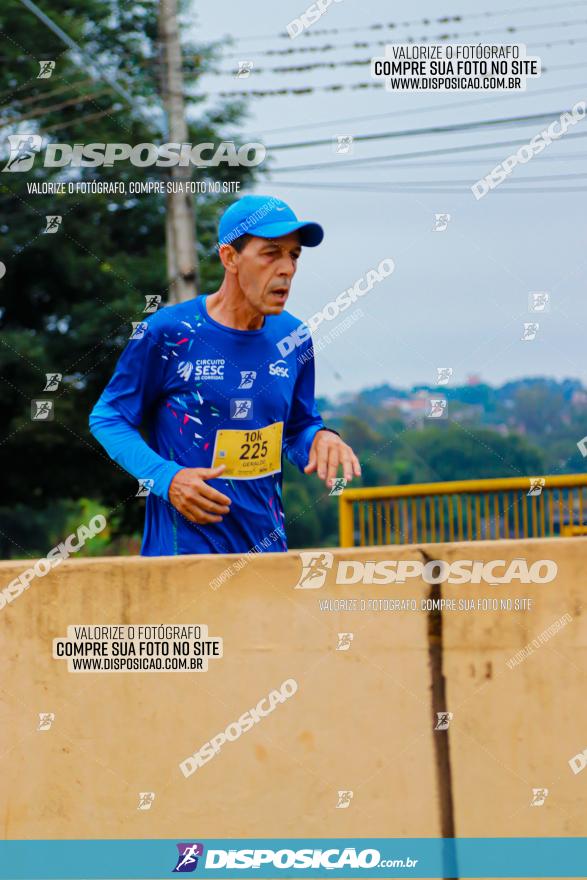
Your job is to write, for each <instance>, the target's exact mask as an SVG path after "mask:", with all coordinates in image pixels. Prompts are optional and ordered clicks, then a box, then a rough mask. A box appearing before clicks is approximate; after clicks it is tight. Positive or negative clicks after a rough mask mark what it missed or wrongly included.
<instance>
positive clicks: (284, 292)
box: [235, 232, 302, 315]
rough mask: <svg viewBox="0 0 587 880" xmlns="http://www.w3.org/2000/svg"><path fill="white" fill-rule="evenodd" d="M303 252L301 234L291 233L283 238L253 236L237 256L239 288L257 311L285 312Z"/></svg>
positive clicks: (264, 313) (267, 312)
mask: <svg viewBox="0 0 587 880" xmlns="http://www.w3.org/2000/svg"><path fill="white" fill-rule="evenodd" d="M301 251H302V246H301V244H300V237H299V233H297V232H291V233H290V234H289V235H283V236H281V238H257V237H253V238H251V239H250V241H248V242H247V243H246V245H245V246H244V248H243V250H242V251H241V252H240V254H237V255H236V258H235V262H236V268H237V272H236V274H237V278H238V282H239V286H240V288H241V290H242V291H243V293H244V295H245V298H246V299H247V300H248V302H249V304H250V305H251V306H252V307H253V308H254V309H255V311H257V312H260V313H261V314H263V315H279V314H280V313H281V312H282V311H283V309H284V307H285V303H286V302H287V298H288V296H289V291H290V287H291V283H292V280H293V277H294V275H295V274H296V269H297V263H298V258H299V256H300V253H301Z"/></svg>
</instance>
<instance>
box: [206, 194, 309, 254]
mask: <svg viewBox="0 0 587 880" xmlns="http://www.w3.org/2000/svg"><path fill="white" fill-rule="evenodd" d="M290 232H299V233H300V242H301V244H302V245H305V247H316V245H319V244H320V242H321V241H322V239H323V238H324V230H323V229H322V227H321V226H320V224H319V223H313V222H309V221H302V220H298V218H297V217H296V215H295V214H294V212H293V211H292V209H291V208H290V207H289V205H286V203H285V202H282V201H281V199H276V198H275V197H274V196H243V197H242V199H239V200H238V202H234V203H233V204H232V205H231V206H230V208H227V209H226V211H225V212H224V214H223V215H222V217H221V218H220V223H219V224H218V243H219V244H221V245H222V244H231V243H232V242H233V241H234V240H235V239H236V238H240V236H241V235H245V234H248V235H255V236H257V237H258V238H279V237H280V236H281V235H288V234H289V233H290Z"/></svg>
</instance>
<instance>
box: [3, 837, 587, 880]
mask: <svg viewBox="0 0 587 880" xmlns="http://www.w3.org/2000/svg"><path fill="white" fill-rule="evenodd" d="M586 866H587V838H585V837H534V838H527V837H525V838H519V837H511V838H509V837H508V838H504V837H502V838H499V837H498V838H466V839H463V838H461V839H454V838H445V839H431V838H346V839H322V838H320V839H308V838H303V839H302V838H289V839H263V838H259V839H254V840H251V839H248V840H246V839H243V840H226V839H213V840H189V841H186V840H184V841H180V842H178V841H174V840H60V841H50V840H12V841H2V842H0V880H152V878H158V880H160V878H165V877H170V876H172V875H174V874H190V873H193V874H195V875H199V876H200V877H202V876H204V877H218V878H227V877H235V876H243V877H251V878H269V877H276V876H280V875H281V876H291V874H292V873H295V876H296V877H330V878H337V877H341V878H345V877H364V878H369V877H379V878H392V877H411V878H417V877H436V878H456V877H462V878H465V877H534V878H536V877H585V873H586ZM284 871H285V872H287V873H286V874H285V875H284V874H283V872H284Z"/></svg>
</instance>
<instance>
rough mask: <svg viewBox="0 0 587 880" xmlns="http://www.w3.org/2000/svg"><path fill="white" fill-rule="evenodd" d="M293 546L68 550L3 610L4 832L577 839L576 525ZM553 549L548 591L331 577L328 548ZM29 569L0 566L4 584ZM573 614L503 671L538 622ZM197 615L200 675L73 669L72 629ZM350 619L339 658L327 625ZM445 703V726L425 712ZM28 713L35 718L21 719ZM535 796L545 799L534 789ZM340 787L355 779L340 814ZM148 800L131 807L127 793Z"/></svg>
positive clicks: (344, 624) (336, 554)
mask: <svg viewBox="0 0 587 880" xmlns="http://www.w3.org/2000/svg"><path fill="white" fill-rule="evenodd" d="M331 552H332V553H333V565H332V567H331V568H329V569H328V571H327V574H326V579H325V583H324V586H323V587H321V588H320V589H294V587H295V585H296V584H297V582H298V579H299V577H300V572H301V570H302V564H301V560H300V554H299V553H295V552H292V553H288V554H266V555H263V556H260V557H257V558H253V559H251V560H250V561H249V562H248V564H246V565H245V566H244V568H242V570H240V571H239V572H236V573H234V574H233V575H232V576H231V577H229V578H228V579H227V580H226V581H225V582H224V583H223V584H222V585H221V586H219V587H218V588H217V589H212V588H211V586H210V583H211V582H213V580H214V578H216V577H218V576H219V575H220V574H221V573H222V572H223V571H224V570H225V569H226V568H227V566H229V565H231V564H232V565H234V563H235V562H236V561H237V560H238V557H210V556H208V557H204V556H201V557H180V558H161V559H149V560H146V559H141V558H127V559H120V558H116V559H114V558H103V559H80V560H71V561H68V562H65V563H63V564H61V565H60V566H59V567H58V568H55V569H54V570H53V571H51V572H50V573H49V574H48V575H46V576H45V577H42V578H35V579H34V580H33V581H32V582H31V585H30V587H29V589H28V590H26V591H25V592H24V593H23V594H22V595H20V596H18V597H17V598H16V599H15V600H14V601H12V602H11V603H9V604H8V605H6V606H5V607H4V608H2V609H1V610H0V643H1V646H2V658H3V666H2V681H1V688H0V776H1V778H2V781H3V785H2V786H1V787H0V790H1V793H0V820H1V821H2V829H3V834H4V836H5V837H7V838H9V839H14V838H150V837H153V838H165V837H170V838H176V839H178V840H179V839H181V838H182V837H185V839H190V837H191V836H193V834H194V829H197V834H198V835H199V837H201V838H204V839H205V838H206V837H214V836H216V837H231V836H235V837H237V836H238V837H306V836H307V837H328V836H334V837H339V836H340V837H345V836H349V837H350V836H354V837H361V836H365V837H377V836H381V837H403V836H406V837H420V836H431V837H435V836H439V835H441V834H442V833H445V834H446V833H450V830H451V828H452V829H453V830H454V833H455V834H457V835H459V836H482V837H484V836H494V835H495V836H508V835H511V836H524V835H529V836H534V835H536V836H540V835H561V836H565V835H582V834H584V816H585V814H586V812H587V772H585V774H584V775H582V774H577V775H575V774H573V773H572V772H571V769H570V767H569V764H568V761H569V759H570V758H571V757H572V756H573V755H575V754H577V753H578V752H580V751H582V750H583V749H584V748H587V703H586V701H585V687H586V684H587V682H586V669H587V666H586V662H585V661H586V655H585V651H586V648H587V624H586V622H585V616H584V611H583V609H584V600H583V596H582V593H583V589H584V588H583V584H584V571H585V568H586V563H587V542H586V540H585V539H582V538H572V539H552V540H544V541H539V540H536V541H507V542H478V543H475V544H472V545H471V544H452V545H448V544H447V545H428V546H425V547H399V548H398V547H393V548H391V547H387V548H364V549H358V548H357V549H353V550H350V549H347V550H333V551H331ZM517 557H523V558H525V559H527V560H528V562H529V563H531V562H533V561H535V560H538V559H544V558H546V559H553V560H555V561H556V562H557V564H558V575H557V577H556V579H555V580H554V581H553V582H552V583H549V584H536V585H532V584H520V583H519V582H513V583H512V584H510V585H500V586H498V587H495V586H490V585H487V584H480V585H473V584H467V585H462V586H449V585H447V584H443V585H442V586H440V587H439V586H435V585H430V584H427V583H425V582H424V581H422V580H421V579H419V578H418V579H412V580H410V581H409V582H408V583H406V584H403V585H399V584H389V585H364V584H355V585H337V584H336V583H335V571H336V565H337V563H338V561H339V560H342V559H344V560H357V561H363V562H365V561H382V560H386V559H387V560H389V559H393V560H402V559H403V560H424V561H425V560H426V559H444V560H448V561H452V560H455V559H478V560H485V561H489V560H491V559H506V560H511V559H514V558H517ZM27 565H28V563H26V562H4V563H0V587H3V586H5V585H6V584H8V583H9V582H10V581H11V580H12V579H13V578H14V577H16V576H18V575H19V574H20V573H21V572H22V571H23V569H24V568H26V567H27ZM435 593H436V594H438V595H440V596H442V597H443V598H452V597H454V598H457V599H458V598H472V599H475V600H476V599H478V598H482V597H490V598H493V597H499V598H512V599H513V600H514V599H516V598H520V597H532V598H533V599H534V608H533V610H532V611H526V612H521V611H520V612H513V611H511V612H509V611H495V612H494V611H480V610H475V611H459V612H452V611H446V612H444V613H443V614H442V616H439V615H437V614H436V615H435V614H433V613H431V612H426V611H421V610H418V611H394V612H391V611H377V612H375V611H371V612H368V611H364V612H361V611H340V610H339V611H322V610H320V607H319V602H320V601H323V600H326V599H341V598H344V599H351V598H356V599H358V600H360V599H367V600H368V599H374V598H377V599H379V598H388V599H389V598H401V599H406V598H413V599H416V601H417V604H418V609H419V606H420V601H421V600H422V599H424V598H426V597H429V596H430V595H431V594H435ZM565 613H568V614H570V615H571V618H572V621H571V622H570V623H568V624H567V625H566V626H565V627H564V628H563V629H562V630H561V631H560V632H559V633H558V634H556V635H554V636H553V637H552V638H551V639H550V640H548V641H545V642H544V644H543V643H542V642H538V644H539V647H538V648H537V649H535V650H534V653H533V654H532V656H529V657H528V658H527V659H526V660H524V661H523V662H522V663H521V664H519V665H517V666H515V667H514V668H513V669H509V668H508V667H507V665H506V661H507V660H508V658H511V657H512V656H513V655H514V654H515V653H516V651H518V650H520V649H521V648H523V647H524V646H525V645H526V644H528V643H529V642H532V639H534V638H536V637H537V636H538V634H540V633H541V632H543V631H544V630H545V629H546V628H547V627H549V626H550V625H551V624H552V623H553V622H554V621H555V620H557V619H559V618H560V617H561V616H562V615H564V614H565ZM173 623H178V624H188V623H192V624H206V625H207V626H208V628H209V634H210V636H221V637H222V638H223V640H224V656H223V657H222V658H221V659H217V660H211V661H210V664H209V669H208V671H207V672H125V673H109V674H108V673H87V674H75V673H71V672H68V671H67V667H66V663H65V661H64V660H54V659H52V640H53V639H54V638H56V637H59V636H64V635H65V633H66V628H67V626H68V625H72V624H77V625H82V624H84V625H89V624H103V625H117V624H173ZM340 632H352V633H353V634H354V638H353V640H352V642H351V647H350V649H349V650H348V651H340V650H336V648H337V643H338V633H340ZM289 678H294V679H295V680H296V681H297V683H298V686H299V689H298V692H297V693H296V694H295V695H294V696H293V697H291V699H289V700H288V701H286V702H284V703H283V704H281V705H278V706H277V708H276V709H275V711H274V712H272V713H271V714H270V715H269V716H267V717H266V718H264V719H263V720H262V721H261V722H260V723H259V724H256V725H255V726H254V727H253V728H252V729H251V730H249V731H248V732H246V733H244V734H243V735H242V736H241V737H240V738H239V739H238V740H236V741H235V742H229V743H227V744H226V745H225V746H224V747H223V749H222V751H221V752H220V753H219V754H218V755H217V756H216V757H215V758H214V759H213V760H212V761H210V762H209V763H207V764H205V765H204V766H203V767H201V768H200V769H198V770H197V771H196V772H195V773H194V774H193V775H192V776H190V777H189V778H187V779H186V778H185V777H184V776H183V775H182V773H181V772H180V770H179V766H178V765H179V763H180V762H181V761H182V760H183V759H184V758H186V757H187V756H188V755H190V754H191V753H193V752H194V751H196V750H197V749H198V748H199V747H200V746H202V745H203V744H204V743H205V742H207V741H208V740H210V739H211V738H212V737H213V736H214V735H215V734H217V733H219V732H220V731H223V730H224V729H225V728H226V726H227V725H228V724H229V723H230V722H232V721H235V720H236V719H238V718H239V716H240V715H242V714H243V712H245V711H246V710H247V709H249V708H250V707H251V706H254V705H256V704H257V703H258V702H259V700H260V699H261V698H262V697H263V696H265V695H267V694H268V693H269V692H270V691H271V690H272V689H274V688H278V687H279V686H280V685H281V683H282V682H283V681H284V680H286V679H289ZM439 708H440V709H446V710H447V711H451V712H453V715H454V717H453V719H452V721H451V723H450V727H449V730H448V731H446V732H442V731H434V729H433V728H434V721H435V719H436V715H435V713H436V711H438V710H439ZM40 712H52V713H54V714H55V720H54V722H53V724H52V726H51V729H50V730H47V731H38V730H37V727H38V715H39V713H40ZM533 788H547V789H549V794H548V796H547V798H546V801H545V803H544V805H543V806H542V807H536V806H534V807H531V806H530V803H531V800H532V789H533ZM339 790H352V791H353V792H354V796H353V799H352V802H351V806H350V807H349V808H348V809H337V808H336V803H337V799H338V794H337V793H338V791H339ZM144 791H148V792H155V800H154V802H153V805H152V807H151V809H149V810H138V809H137V805H138V796H139V792H144Z"/></svg>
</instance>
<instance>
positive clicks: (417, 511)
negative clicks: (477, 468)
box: [339, 474, 587, 547]
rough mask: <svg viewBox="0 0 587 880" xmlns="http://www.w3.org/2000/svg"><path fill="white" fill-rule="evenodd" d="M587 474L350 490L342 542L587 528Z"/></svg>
mask: <svg viewBox="0 0 587 880" xmlns="http://www.w3.org/2000/svg"><path fill="white" fill-rule="evenodd" d="M586 488H587V474H567V475H564V476H549V477H514V478H509V479H498V480H457V481H455V482H451V483H420V484H417V485H406V486H377V487H375V488H372V489H344V491H343V492H342V494H341V495H340V496H339V535H340V546H341V547H354V546H356V545H358V546H361V547H364V546H373V545H381V544H416V543H437V542H439V541H440V542H443V541H480V540H497V539H499V538H545V537H546V538H547V537H554V536H572V535H584V534H587V523H585V518H584V512H587V499H585V498H584V492H585V489H586Z"/></svg>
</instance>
